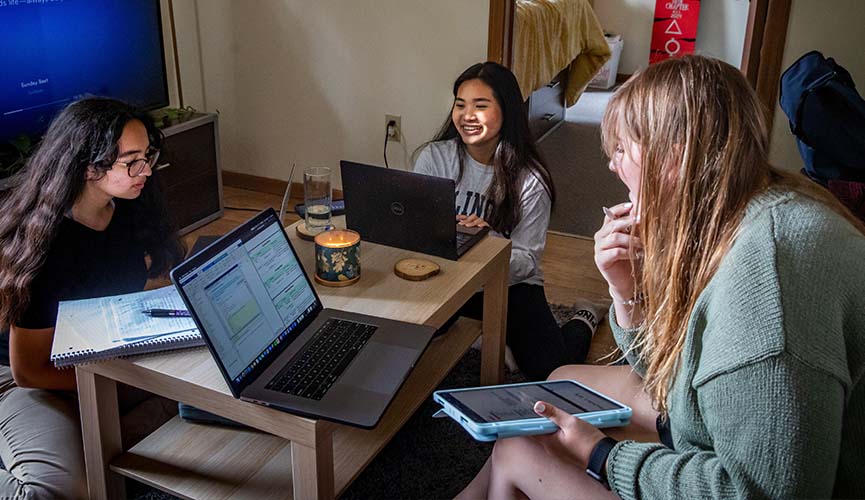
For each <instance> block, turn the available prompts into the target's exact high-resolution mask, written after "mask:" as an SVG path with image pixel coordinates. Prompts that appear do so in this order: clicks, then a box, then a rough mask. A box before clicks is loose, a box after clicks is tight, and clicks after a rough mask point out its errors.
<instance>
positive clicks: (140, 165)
mask: <svg viewBox="0 0 865 500" xmlns="http://www.w3.org/2000/svg"><path fill="white" fill-rule="evenodd" d="M157 159H159V150H158V149H152V150H150V151H148V152H147V155H146V156H145V157H144V158H139V159H137V160H132V161H115V162H114V163H116V164H118V165H123V166H124V167H126V173H127V174H129V177H138V176H140V175H141V174H143V173H144V168H145V167H150V168H151V170H152V169H153V165H156V160H157Z"/></svg>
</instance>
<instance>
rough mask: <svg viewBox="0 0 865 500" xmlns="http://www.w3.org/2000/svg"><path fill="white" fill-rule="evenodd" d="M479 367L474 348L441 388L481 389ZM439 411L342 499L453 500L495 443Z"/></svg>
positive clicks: (407, 432)
mask: <svg viewBox="0 0 865 500" xmlns="http://www.w3.org/2000/svg"><path fill="white" fill-rule="evenodd" d="M550 307H551V308H552V311H553V315H554V316H555V317H556V319H557V320H558V321H559V323H563V322H564V321H565V320H568V319H570V318H571V317H572V316H573V314H574V312H575V311H574V310H573V308H572V307H570V306H562V305H555V304H550ZM480 363H481V356H480V351H478V350H476V349H470V350H469V351H468V352H467V353H466V354H465V356H463V358H462V359H461V360H460V361H459V362H457V365H456V366H455V367H454V369H453V370H451V373H450V374H449V375H448V376H447V377H446V378H445V379H444V381H442V383H441V384H440V385H439V389H449V388H457V387H473V386H477V385H479V383H480V381H479V374H480ZM505 380H506V382H521V381H524V380H525V379H524V378H523V376H522V375H521V374H520V373H518V372H516V373H511V372H507V373H506V376H505ZM438 409H439V405H438V404H436V403H434V402H433V401H432V398H431V397H430V398H429V399H428V400H427V401H426V402H425V403H423V404H422V405H421V406H420V408H419V409H418V410H417V412H415V414H414V415H413V416H412V417H411V418H410V419H409V421H408V422H407V423H406V424H405V426H403V428H402V429H401V430H400V431H399V432H398V433H397V434H396V436H394V438H393V439H392V440H391V442H390V443H388V445H387V446H386V447H385V448H384V449H383V450H382V451H381V453H379V454H378V456H377V457H376V458H375V459H374V460H373V461H372V463H370V465H369V466H368V467H367V468H366V470H364V472H363V473H362V474H361V475H360V477H358V478H357V480H355V482H354V483H352V485H351V486H350V487H349V488H348V490H346V492H345V493H344V494H343V495H342V497H341V498H343V499H372V498H376V499H379V498H381V499H438V498H453V496H454V495H456V494H457V493H458V492H459V491H460V490H461V489H462V488H463V487H464V486H465V485H466V484H468V482H469V481H471V479H472V478H473V477H474V475H475V474H476V473H477V471H478V470H480V468H481V467H482V466H483V464H484V462H485V461H486V459H487V457H489V455H490V452H491V451H492V448H493V445H492V443H481V442H478V441H475V440H474V439H472V438H471V437H469V435H468V434H466V433H465V432H464V431H463V430H462V427H460V426H459V425H458V424H457V423H455V422H454V421H453V420H451V419H449V418H432V416H431V415H432V414H433V413H435V412H436V411H437V410H438ZM127 493H128V496H129V498H131V499H135V500H168V499H173V498H175V497H173V496H171V495H168V494H165V493H162V492H159V491H157V490H154V489H153V488H150V487H148V486H145V485H143V484H141V483H138V482H135V481H129V482H128V483H127Z"/></svg>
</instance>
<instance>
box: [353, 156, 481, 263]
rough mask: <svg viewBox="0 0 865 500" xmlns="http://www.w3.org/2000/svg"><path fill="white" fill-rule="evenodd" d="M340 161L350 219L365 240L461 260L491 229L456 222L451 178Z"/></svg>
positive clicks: (453, 186)
mask: <svg viewBox="0 0 865 500" xmlns="http://www.w3.org/2000/svg"><path fill="white" fill-rule="evenodd" d="M339 164H340V171H341V174H342V189H343V197H344V199H345V223H346V226H347V227H348V228H349V229H353V230H355V231H357V232H358V233H360V236H361V238H362V239H364V240H367V241H372V242H374V243H380V244H382V245H388V246H392V247H397V248H404V249H406V250H411V251H414V252H421V253H426V254H430V255H436V256H438V257H443V258H445V259H450V260H457V259H459V258H460V257H461V256H462V255H463V254H464V253H466V252H467V251H468V250H469V249H470V248H471V247H473V246H474V245H475V243H477V242H478V241H480V240H481V238H483V237H484V235H486V234H487V232H489V227H483V228H469V227H465V226H462V225H460V224H457V223H456V212H455V209H454V207H455V206H456V200H455V198H456V183H454V181H453V180H452V179H444V178H441V177H434V176H430V175H423V174H416V173H414V172H406V171H403V170H394V169H386V168H381V167H375V166H372V165H364V164H362V163H354V162H350V161H341V162H339Z"/></svg>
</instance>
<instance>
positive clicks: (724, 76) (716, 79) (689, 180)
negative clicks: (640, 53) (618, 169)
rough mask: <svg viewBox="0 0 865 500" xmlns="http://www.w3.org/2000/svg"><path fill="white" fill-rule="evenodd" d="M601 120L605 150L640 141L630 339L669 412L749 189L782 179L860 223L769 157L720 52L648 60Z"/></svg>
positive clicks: (752, 104) (749, 97) (760, 121)
mask: <svg viewBox="0 0 865 500" xmlns="http://www.w3.org/2000/svg"><path fill="white" fill-rule="evenodd" d="M601 129H602V136H603V143H604V149H605V151H606V152H607V155H608V156H609V157H610V158H612V157H613V155H614V154H615V150H616V147H617V145H619V144H620V143H621V142H622V141H629V142H632V143H634V144H638V145H639V146H640V150H641V157H640V158H639V159H635V160H636V161H639V162H640V164H641V165H640V168H641V173H640V175H641V181H642V182H641V188H640V193H639V202H640V223H639V227H637V228H636V229H635V231H636V234H638V235H639V237H640V238H641V239H642V241H643V246H644V257H643V262H642V264H641V266H638V265H637V263H636V262H634V264H635V265H634V268H635V269H636V268H639V267H641V268H642V271H641V272H640V273H639V275H636V276H635V277H634V278H635V285H636V289H637V292H638V293H640V294H642V296H643V299H644V302H643V304H642V308H643V317H644V319H643V322H642V323H641V325H640V331H639V333H638V334H637V338H636V341H635V343H634V345H633V346H632V348H633V349H634V352H638V353H639V354H640V356H641V359H642V361H643V362H644V364H645V366H646V374H645V377H644V385H645V388H646V391H647V392H648V394H649V395H650V396H651V398H652V400H653V402H654V404H655V406H656V408H657V409H658V410H659V411H660V412H661V413H662V414H665V413H666V411H667V395H668V391H669V388H670V386H671V385H672V382H673V380H674V378H675V375H676V374H677V372H678V363H679V360H680V358H681V353H682V348H683V346H684V344H685V333H686V331H687V327H688V321H689V318H690V315H691V312H692V310H693V308H694V304H695V302H696V300H697V297H698V296H699V295H700V293H701V292H702V291H703V289H704V288H705V287H706V285H708V283H709V281H710V279H711V278H712V276H713V275H714V274H715V271H716V270H717V269H718V265H719V264H720V262H721V259H722V258H723V257H724V255H725V254H726V253H727V251H728V250H729V248H730V246H731V245H732V243H733V241H734V240H735V238H736V234H737V231H738V228H739V225H740V223H741V221H742V217H743V215H744V212H745V207H746V205H747V204H748V202H749V201H750V200H751V199H752V198H753V197H754V196H755V195H757V194H758V193H760V192H762V191H764V190H765V189H766V188H768V187H770V186H781V187H783V188H785V189H788V190H794V191H797V192H800V193H802V194H804V195H806V196H809V197H811V198H814V199H817V200H819V201H821V202H823V203H825V204H826V205H828V206H830V207H831V208H832V209H833V210H835V211H837V212H838V213H840V214H842V215H844V216H845V217H846V218H847V219H848V220H850V221H851V222H852V223H853V224H854V225H856V227H857V228H859V230H860V231H862V232H863V233H865V227H863V225H862V223H861V222H860V221H858V220H857V219H856V218H855V217H853V216H852V214H850V212H849V211H847V210H846V209H845V208H844V207H843V206H842V205H841V204H840V203H839V202H838V201H837V200H836V199H835V198H834V197H832V195H831V194H829V193H828V191H825V190H824V189H822V188H820V187H819V186H817V185H816V184H814V183H811V182H810V181H807V180H806V179H804V178H802V177H801V176H796V175H792V174H788V173H784V172H781V171H779V170H777V169H775V168H773V167H772V166H771V165H770V164H769V160H768V148H769V139H768V138H769V133H768V127H767V124H766V118H765V113H764V108H763V106H762V105H761V104H760V102H759V100H758V98H757V95H756V94H755V92H754V91H753V89H751V87H750V86H749V84H748V82H747V81H746V80H745V78H744V77H743V76H742V74H741V72H739V70H737V69H736V68H734V67H733V66H730V65H729V64H727V63H724V62H722V61H719V60H716V59H711V58H707V57H701V56H686V57H681V58H676V59H670V60H668V61H665V62H662V63H659V64H655V65H652V66H650V67H649V68H647V69H646V70H644V71H642V72H641V73H638V74H637V75H634V76H633V77H632V78H631V79H630V80H628V81H627V82H626V83H625V84H624V85H623V86H622V87H621V88H620V89H619V90H618V91H617V92H616V94H615V95H614V96H613V98H612V99H611V101H610V103H609V105H608V107H607V111H606V114H605V116H604V120H603V123H602V126H601ZM631 255H632V256H633V255H635V252H634V250H633V249H632V250H631ZM632 259H633V257H632Z"/></svg>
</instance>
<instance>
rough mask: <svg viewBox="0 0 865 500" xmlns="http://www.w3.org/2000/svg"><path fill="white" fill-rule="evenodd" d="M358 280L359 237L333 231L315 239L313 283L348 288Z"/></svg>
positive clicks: (347, 232) (345, 231) (345, 232)
mask: <svg viewBox="0 0 865 500" xmlns="http://www.w3.org/2000/svg"><path fill="white" fill-rule="evenodd" d="M359 279H360V235H359V234H358V233H356V232H355V231H352V230H349V229H333V230H330V231H325V232H323V233H319V234H318V235H316V237H315V281H318V282H319V283H321V284H322V285H327V286H348V285H351V284H352V283H354V282H355V281H357V280H359Z"/></svg>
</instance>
